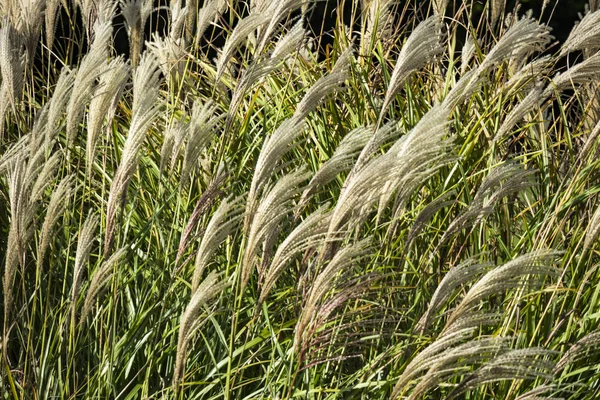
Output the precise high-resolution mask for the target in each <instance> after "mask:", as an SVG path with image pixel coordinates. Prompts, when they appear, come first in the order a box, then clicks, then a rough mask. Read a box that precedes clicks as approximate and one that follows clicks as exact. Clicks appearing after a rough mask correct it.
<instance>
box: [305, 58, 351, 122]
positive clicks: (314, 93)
mask: <svg viewBox="0 0 600 400" xmlns="http://www.w3.org/2000/svg"><path fill="white" fill-rule="evenodd" d="M352 52H353V49H352V47H348V48H346V49H345V50H344V52H343V53H342V54H341V55H340V57H339V58H338V59H337V61H336V62H335V65H334V66H333V68H332V69H331V72H330V73H329V74H327V75H325V76H323V77H321V78H319V80H317V81H316V82H315V83H313V84H312V86H311V87H310V88H309V89H308V91H307V92H306V94H305V95H304V97H303V98H302V100H300V102H299V103H298V105H297V106H296V111H295V112H294V117H295V118H297V119H298V120H301V119H304V118H305V117H306V116H307V115H308V114H309V113H310V112H312V111H313V110H314V109H315V108H317V106H318V105H319V104H320V103H321V102H322V101H323V100H325V98H326V96H327V95H329V94H330V93H331V92H332V91H333V90H335V89H337V88H339V87H340V85H341V84H343V83H344V82H345V81H346V79H348V73H349V69H350V61H351V60H352Z"/></svg>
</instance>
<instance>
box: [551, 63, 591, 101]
mask: <svg viewBox="0 0 600 400" xmlns="http://www.w3.org/2000/svg"><path fill="white" fill-rule="evenodd" d="M599 75H600V53H596V54H594V55H593V56H591V57H589V58H586V59H585V60H583V61H582V62H580V63H578V64H576V65H574V66H572V67H570V68H569V69H567V70H566V71H565V72H562V73H558V74H556V76H555V77H554V78H553V79H552V82H551V83H550V85H548V87H547V88H546V89H545V91H544V96H546V97H548V96H550V95H551V94H552V93H553V92H554V91H557V92H562V91H563V90H566V89H570V88H572V87H573V86H574V85H583V84H587V83H592V82H594V80H595V79H596V78H597V77H598V76H599Z"/></svg>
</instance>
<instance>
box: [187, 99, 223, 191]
mask: <svg viewBox="0 0 600 400" xmlns="http://www.w3.org/2000/svg"><path fill="white" fill-rule="evenodd" d="M216 111H217V106H216V105H215V104H214V103H213V102H212V101H208V102H206V103H205V104H203V105H200V103H199V102H195V103H194V106H193V108H192V115H191V117H190V125H189V131H188V137H187V142H186V145H185V153H184V155H183V166H182V168H181V184H182V185H183V184H185V183H186V182H187V181H188V179H189V177H190V175H191V173H192V171H193V168H194V167H195V166H196V164H197V163H198V160H199V159H200V153H201V152H202V150H204V148H205V147H206V146H207V145H208V144H209V143H210V140H211V138H212V136H213V133H214V131H215V130H216V129H217V127H218V126H219V124H220V123H221V121H222V120H223V119H225V118H226V117H227V114H224V113H223V114H220V115H217V116H215V113H216Z"/></svg>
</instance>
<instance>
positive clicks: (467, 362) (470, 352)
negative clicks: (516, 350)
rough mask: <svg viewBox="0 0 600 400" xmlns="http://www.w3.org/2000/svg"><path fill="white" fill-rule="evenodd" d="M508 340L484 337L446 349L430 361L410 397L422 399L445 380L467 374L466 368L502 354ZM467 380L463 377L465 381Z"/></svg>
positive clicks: (412, 399)
mask: <svg viewBox="0 0 600 400" xmlns="http://www.w3.org/2000/svg"><path fill="white" fill-rule="evenodd" d="M506 342H507V341H506V339H504V338H487V337H484V338H481V339H476V340H472V341H470V342H467V343H464V344H462V345H460V346H457V347H455V348H452V349H448V350H446V351H445V352H444V353H442V354H440V355H439V356H438V357H435V358H433V359H432V360H431V361H430V363H431V365H429V366H428V367H429V368H428V370H427V373H426V374H425V375H424V376H423V377H422V378H421V379H420V381H419V383H418V384H417V385H416V386H415V387H414V388H413V390H412V392H411V393H410V396H409V397H408V399H410V400H417V399H422V398H423V397H424V396H425V393H427V392H428V391H430V390H432V389H433V388H435V387H437V386H439V385H440V384H441V383H442V382H444V381H445V380H447V379H450V378H457V377H461V376H462V375H464V374H465V370H468V369H470V368H472V367H473V366H476V365H478V364H479V363H481V362H489V361H488V360H490V359H493V358H494V357H496V356H497V355H498V354H500V356H501V355H502V353H503V352H504V351H505V348H506V346H507V344H506ZM465 380H466V379H463V382H464V381H465ZM392 398H395V397H392Z"/></svg>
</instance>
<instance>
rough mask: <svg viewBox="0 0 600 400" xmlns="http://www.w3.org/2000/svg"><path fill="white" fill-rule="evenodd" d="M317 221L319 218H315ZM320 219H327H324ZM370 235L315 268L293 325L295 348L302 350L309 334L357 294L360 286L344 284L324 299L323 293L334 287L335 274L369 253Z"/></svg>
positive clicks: (336, 276)
mask: <svg viewBox="0 0 600 400" xmlns="http://www.w3.org/2000/svg"><path fill="white" fill-rule="evenodd" d="M317 221H318V220H317ZM322 222H326V221H325V220H323V221H322ZM370 246H371V238H366V239H363V240H361V241H359V242H356V243H353V244H351V245H348V246H345V247H343V248H342V249H341V250H339V251H337V252H336V254H335V255H334V256H333V258H332V259H331V260H330V261H329V263H328V264H327V265H326V266H324V267H322V269H321V270H319V271H318V273H317V275H316V277H315V278H314V281H313V282H312V285H311V286H310V289H309V292H308V294H307V296H306V300H305V302H304V304H303V307H302V315H301V316H300V318H299V319H298V322H297V323H296V327H295V328H294V349H296V350H299V349H300V350H301V351H302V348H303V346H304V344H305V343H306V342H307V341H308V340H309V339H310V336H311V335H313V334H314V333H315V331H316V330H317V329H318V328H319V327H320V326H321V325H322V324H323V323H324V322H325V321H326V320H327V318H328V317H329V315H330V314H331V313H332V312H333V311H335V309H336V308H338V307H339V306H341V305H343V304H344V303H345V302H346V301H347V300H349V299H350V298H352V297H353V295H356V294H357V293H358V290H359V289H360V287H359V286H358V285H357V286H356V287H352V286H350V287H346V288H345V290H342V291H341V292H340V293H337V294H336V295H335V296H333V298H332V299H331V300H330V301H328V302H326V301H325V299H326V295H327V294H328V293H329V292H330V291H331V290H332V289H334V288H335V287H336V284H337V283H338V281H339V279H338V278H339V277H338V274H340V273H342V272H343V271H344V270H348V269H350V267H351V266H352V265H353V264H355V263H357V262H359V261H360V260H361V259H363V258H365V257H367V256H368V255H369V251H370V250H371V248H370Z"/></svg>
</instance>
